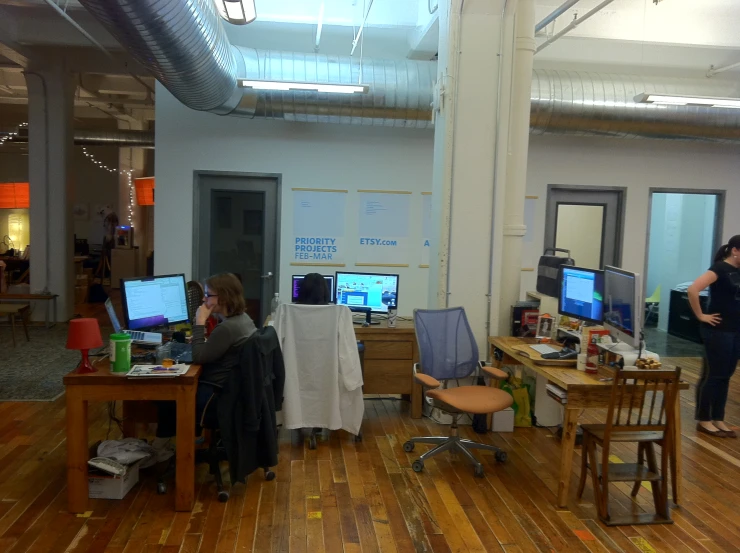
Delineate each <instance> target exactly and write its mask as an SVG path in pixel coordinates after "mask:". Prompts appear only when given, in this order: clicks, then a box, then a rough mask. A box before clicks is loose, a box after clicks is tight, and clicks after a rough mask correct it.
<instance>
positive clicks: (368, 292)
mask: <svg viewBox="0 0 740 553" xmlns="http://www.w3.org/2000/svg"><path fill="white" fill-rule="evenodd" d="M336 277H337V278H336V286H337V288H336V290H337V292H336V298H337V303H338V304H342V305H346V306H348V307H350V308H353V307H369V308H370V309H371V312H372V313H387V312H388V307H389V306H391V307H398V275H384V274H378V273H340V272H337V275H336Z"/></svg>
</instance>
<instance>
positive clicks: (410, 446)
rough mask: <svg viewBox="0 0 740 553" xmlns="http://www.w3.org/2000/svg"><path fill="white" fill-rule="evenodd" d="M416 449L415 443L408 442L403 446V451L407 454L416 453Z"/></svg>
mask: <svg viewBox="0 0 740 553" xmlns="http://www.w3.org/2000/svg"><path fill="white" fill-rule="evenodd" d="M414 447H415V444H414V442H410V441H409V442H406V443H405V444H403V450H404V451H405V452H406V453H411V452H412V451H414Z"/></svg>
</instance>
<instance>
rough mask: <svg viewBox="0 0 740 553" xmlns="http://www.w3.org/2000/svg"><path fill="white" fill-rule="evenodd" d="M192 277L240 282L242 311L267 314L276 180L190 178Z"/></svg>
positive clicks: (273, 277)
mask: <svg viewBox="0 0 740 553" xmlns="http://www.w3.org/2000/svg"><path fill="white" fill-rule="evenodd" d="M195 181H196V184H195V198H194V200H195V202H194V205H195V215H194V218H193V220H194V222H195V225H194V227H195V228H194V231H195V233H196V235H195V239H194V240H193V248H194V250H195V251H194V252H193V274H194V278H196V279H197V280H199V281H201V282H202V281H203V280H205V279H206V278H207V277H208V276H209V275H213V274H217V273H234V274H236V275H237V276H239V277H240V278H241V281H242V285H243V286H244V299H245V302H246V305H247V312H248V313H249V315H250V317H252V318H253V319H254V321H255V322H256V323H257V324H261V323H262V322H263V321H264V318H265V317H266V316H267V314H268V313H269V309H270V301H271V298H272V297H273V295H274V293H275V292H276V291H277V283H278V267H279V259H280V257H279V252H278V249H279V228H280V224H279V205H278V198H279V178H278V177H275V176H252V175H243V174H238V173H209V172H201V173H197V174H196V176H195Z"/></svg>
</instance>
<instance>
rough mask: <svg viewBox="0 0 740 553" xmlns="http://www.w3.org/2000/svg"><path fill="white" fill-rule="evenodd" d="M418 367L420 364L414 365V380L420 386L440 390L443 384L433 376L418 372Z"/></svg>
mask: <svg viewBox="0 0 740 553" xmlns="http://www.w3.org/2000/svg"><path fill="white" fill-rule="evenodd" d="M418 366H419V364H418V363H414V380H416V381H417V382H418V383H419V384H421V385H422V386H426V387H427V388H439V387H440V386H441V385H442V383H441V382H440V381H439V380H437V379H436V378H434V377H433V376H429V375H428V374H424V373H421V372H419V371H418V370H417V367H418Z"/></svg>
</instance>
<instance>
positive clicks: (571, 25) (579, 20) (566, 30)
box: [535, 0, 614, 54]
mask: <svg viewBox="0 0 740 553" xmlns="http://www.w3.org/2000/svg"><path fill="white" fill-rule="evenodd" d="M612 2H614V0H604V1H603V2H602V3H601V4H599V5H598V6H596V7H595V8H594V9H592V10H591V11H590V12H587V13H586V14H585V15H584V16H583V17H579V18H576V19H574V20H573V21H571V22H570V23H569V24H568V25H567V26H566V27H565V28H564V29H563V30H562V31H560V32H559V33H557V34H554V35H553V36H551V37H550V38H548V39H547V40H546V41H545V42H543V43H542V44H540V45H539V46H538V47H537V51H536V52H535V54H537V53H538V52H540V51H542V50H544V49H545V48H547V47H548V46H550V44H552V43H553V42H555V41H556V40H558V39H559V38H562V37H563V36H565V35H567V34H568V33H569V32H571V31H572V30H573V29H575V28H576V27H578V26H579V25H580V24H581V23H584V22H585V21H588V20H589V19H591V17H593V16H594V15H596V14H597V13H599V12H600V11H601V10H603V9H604V8H606V7H607V6H608V5H609V4H611V3H612Z"/></svg>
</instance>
